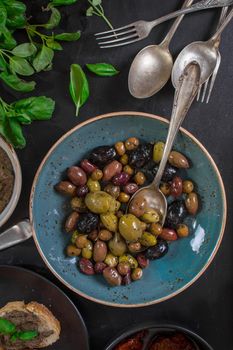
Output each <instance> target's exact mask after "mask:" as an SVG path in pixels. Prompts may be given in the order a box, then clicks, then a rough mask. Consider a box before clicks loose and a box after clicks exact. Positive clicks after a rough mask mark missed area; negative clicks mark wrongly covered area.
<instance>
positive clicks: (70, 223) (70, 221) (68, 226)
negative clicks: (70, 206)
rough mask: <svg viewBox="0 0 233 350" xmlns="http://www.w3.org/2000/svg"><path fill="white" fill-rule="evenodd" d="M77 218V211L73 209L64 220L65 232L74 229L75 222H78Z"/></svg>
mask: <svg viewBox="0 0 233 350" xmlns="http://www.w3.org/2000/svg"><path fill="white" fill-rule="evenodd" d="M78 218H79V213H77V212H76V211H73V213H71V214H70V215H69V216H68V218H67V219H66V222H65V230H66V232H72V231H74V229H75V228H76V225H77V222H78Z"/></svg>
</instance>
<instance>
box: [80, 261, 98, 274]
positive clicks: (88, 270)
mask: <svg viewBox="0 0 233 350" xmlns="http://www.w3.org/2000/svg"><path fill="white" fill-rule="evenodd" d="M78 265H79V268H80V271H81V272H82V273H84V274H85V275H94V274H95V271H94V267H93V264H92V262H91V261H90V260H88V259H85V258H81V259H79V262H78Z"/></svg>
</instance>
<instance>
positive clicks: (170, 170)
mask: <svg viewBox="0 0 233 350" xmlns="http://www.w3.org/2000/svg"><path fill="white" fill-rule="evenodd" d="M158 168H159V166H158V165H156V166H155V167H154V168H153V169H152V171H151V173H152V175H153V176H155V175H156V173H157V171H158ZM176 173H177V168H175V167H173V166H172V165H170V164H167V165H166V167H165V169H164V172H163V176H162V181H163V182H169V181H172V179H173V177H174V176H175V175H176Z"/></svg>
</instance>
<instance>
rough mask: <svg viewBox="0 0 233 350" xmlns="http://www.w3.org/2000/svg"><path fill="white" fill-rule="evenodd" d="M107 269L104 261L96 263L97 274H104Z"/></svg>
mask: <svg viewBox="0 0 233 350" xmlns="http://www.w3.org/2000/svg"><path fill="white" fill-rule="evenodd" d="M106 267H107V265H106V264H105V263H104V262H102V261H101V262H97V263H95V266H94V270H95V273H97V274H102V273H103V271H104V269H105V268H106Z"/></svg>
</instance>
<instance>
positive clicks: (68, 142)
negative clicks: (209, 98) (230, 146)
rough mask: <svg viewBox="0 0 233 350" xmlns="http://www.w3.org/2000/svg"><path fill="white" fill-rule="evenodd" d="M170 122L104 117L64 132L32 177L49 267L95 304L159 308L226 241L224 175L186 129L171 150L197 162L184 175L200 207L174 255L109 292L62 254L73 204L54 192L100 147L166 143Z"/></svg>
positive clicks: (34, 214)
mask: <svg viewBox="0 0 233 350" xmlns="http://www.w3.org/2000/svg"><path fill="white" fill-rule="evenodd" d="M167 130H168V122H167V121H166V120H165V119H162V118H159V117H156V116H153V115H149V114H144V113H135V112H120V113H113V114H108V115H104V116H99V117H97V118H94V119H90V120H88V121H87V122H85V123H82V124H80V125H78V126H77V127H75V128H74V129H72V130H71V131H69V132H68V133H67V134H65V135H64V136H63V137H62V138H61V139H60V140H59V141H58V142H57V143H56V144H55V145H54V146H53V147H52V148H51V150H50V151H49V152H48V154H47V155H46V157H45V158H44V160H43V162H42V163H41V165H40V167H39V169H38V172H37V174H36V176H35V180H34V184H33V188H32V194H31V200H30V219H31V223H32V225H33V231H34V240H35V243H36V245H37V248H38V250H39V252H40V254H41V256H42V258H43V259H44V261H45V263H46V264H47V266H48V267H49V269H50V270H51V271H52V272H53V273H54V274H55V276H57V278H59V280H60V281H62V282H63V283H64V284H65V285H66V286H67V287H69V288H70V289H72V290H73V291H75V292H76V293H78V294H80V295H81V296H83V297H85V298H88V299H90V300H93V301H96V302H99V303H103V304H107V305H112V306H120V307H133V306H145V305H149V304H153V303H158V302H161V301H163V300H166V299H168V298H171V297H173V296H175V295H176V294H178V293H180V292H181V291H183V290H184V289H186V288H187V287H188V286H190V285H191V284H192V283H193V282H194V281H195V280H197V279H198V278H199V277H200V276H201V274H202V273H203V272H204V271H205V270H206V268H207V267H208V265H209V264H210V263H211V261H212V259H213V257H214V255H215V254H216V252H217V250H218V248H219V245H220V243H221V240H222V237H223V232H224V227H225V220H226V199H225V191H224V186H223V183H222V179H221V176H220V174H219V171H218V169H217V167H216V165H215V163H214V161H213V159H212V158H211V156H210V155H209V154H208V152H207V151H206V150H205V148H204V147H203V146H202V145H201V144H200V142H198V141H197V140H196V139H195V138H194V137H193V136H192V135H191V134H190V133H188V132H187V131H185V130H184V129H182V131H181V132H180V133H179V135H178V136H177V139H176V142H175V145H174V148H175V149H176V150H178V151H181V152H183V153H184V154H185V155H186V156H187V157H188V158H190V159H191V160H192V163H193V166H192V167H191V168H190V169H189V170H187V174H184V175H185V176H187V177H188V178H190V179H192V180H194V182H195V183H196V184H197V186H198V193H199V194H200V197H201V203H202V208H201V211H200V212H199V213H198V215H197V216H196V218H195V220H193V222H191V223H190V224H191V225H192V227H193V232H192V234H191V235H190V236H189V237H187V238H184V239H181V240H178V241H175V242H173V243H172V244H171V245H170V249H169V253H168V254H167V255H166V256H165V257H164V258H162V259H160V260H156V261H153V262H151V264H150V266H149V268H147V269H146V270H144V275H143V278H142V279H141V280H140V281H137V282H136V283H132V284H130V285H129V286H120V287H114V288H113V287H109V285H107V283H106V282H105V281H104V279H103V277H102V276H86V275H83V274H81V273H80V272H79V271H78V269H77V264H76V259H75V258H67V257H66V256H65V254H64V248H65V246H66V245H67V243H68V242H69V239H70V237H69V235H68V234H67V233H65V232H64V230H63V228H62V226H63V221H64V218H65V216H66V215H67V214H68V213H69V209H68V208H69V200H68V199H66V198H64V197H63V196H61V195H59V194H58V193H56V192H55V191H54V185H55V184H56V183H58V182H59V181H60V180H61V179H62V178H63V176H64V174H65V171H66V169H67V167H69V166H71V165H73V164H77V163H78V162H79V161H80V160H81V159H82V158H84V157H85V156H86V155H87V154H88V152H90V150H92V149H93V148H95V147H97V146H100V145H111V144H114V143H115V142H116V141H119V140H124V139H127V138H128V137H130V136H136V137H138V138H140V139H141V140H144V141H154V140H165V138H166V135H167Z"/></svg>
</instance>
